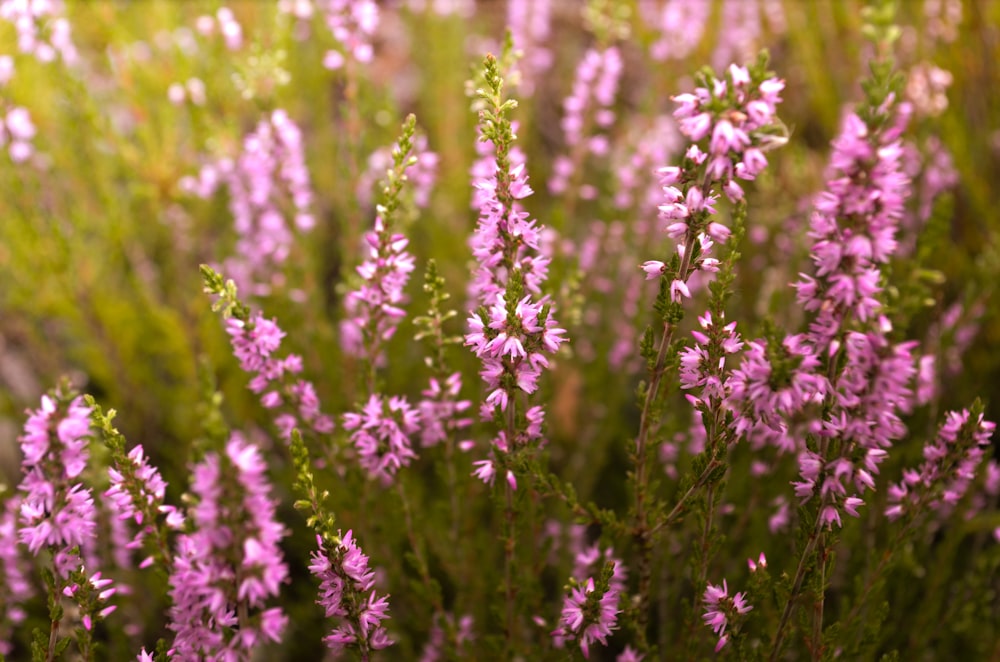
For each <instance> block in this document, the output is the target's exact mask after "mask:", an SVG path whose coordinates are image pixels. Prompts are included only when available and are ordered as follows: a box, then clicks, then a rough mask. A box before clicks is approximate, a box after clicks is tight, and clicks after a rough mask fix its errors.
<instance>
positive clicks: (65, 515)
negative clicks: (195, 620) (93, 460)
mask: <svg viewBox="0 0 1000 662" xmlns="http://www.w3.org/2000/svg"><path fill="white" fill-rule="evenodd" d="M90 436H91V428H90V408H89V407H87V406H86V404H85V403H84V401H83V398H82V397H81V396H77V395H75V394H72V393H70V392H69V391H68V389H66V388H63V387H61V388H59V389H58V390H56V391H55V392H53V393H52V394H50V395H45V396H42V401H41V406H40V407H39V408H38V409H36V410H34V411H31V412H29V416H28V420H27V422H26V423H25V425H24V433H23V434H22V435H21V436H20V437H19V438H18V441H19V442H20V444H21V450H22V451H23V453H24V459H23V461H22V463H21V471H22V473H23V474H24V478H23V479H22V481H21V484H20V486H19V490H20V491H21V492H22V493H23V494H22V495H21V498H20V502H19V506H20V507H19V510H20V512H19V517H18V523H17V537H18V540H19V541H20V542H21V543H22V544H24V545H25V546H27V548H28V550H29V551H30V552H31V554H32V555H34V556H38V555H39V553H41V552H42V551H43V550H44V551H46V552H47V553H48V554H49V556H50V558H51V566H50V567H47V568H46V569H45V570H44V572H43V574H44V578H45V584H46V586H47V588H48V603H49V616H50V620H51V629H50V632H49V636H48V640H47V642H46V641H45V639H44V636H43V635H41V633H38V636H37V637H36V643H35V648H36V652H37V653H39V654H40V655H41V657H44V658H45V659H46V660H53V659H55V656H56V655H57V653H58V651H61V650H63V649H64V648H65V646H66V645H67V644H68V642H67V641H66V640H61V636H60V624H61V623H62V621H63V619H64V618H65V617H66V613H65V611H64V608H63V604H62V603H63V598H69V599H70V600H71V601H72V602H73V603H74V604H75V605H76V606H77V607H78V611H77V613H78V614H79V617H80V622H81V625H82V626H83V627H82V628H79V629H77V630H76V641H77V646H78V648H79V650H80V654H81V655H82V656H83V658H84V659H87V660H91V659H93V655H94V651H93V647H92V639H91V632H92V630H93V626H94V623H96V622H98V621H100V620H103V618H104V617H105V616H107V615H108V614H110V613H111V612H112V611H114V610H115V606H114V605H110V606H108V605H107V601H108V599H109V598H110V597H111V596H113V595H114V594H115V591H116V589H115V588H114V587H112V586H111V583H112V582H111V580H109V579H102V577H101V573H100V572H94V570H95V568H92V567H89V568H88V567H86V565H93V562H94V561H93V558H94V554H93V550H94V547H95V539H96V535H97V510H96V507H95V505H94V499H93V496H92V494H91V490H90V488H88V487H85V486H84V484H83V482H82V481H83V477H82V474H83V473H84V471H85V469H86V468H87V464H88V460H89V458H90V452H89V450H88V445H89V442H90ZM85 563H86V565H85Z"/></svg>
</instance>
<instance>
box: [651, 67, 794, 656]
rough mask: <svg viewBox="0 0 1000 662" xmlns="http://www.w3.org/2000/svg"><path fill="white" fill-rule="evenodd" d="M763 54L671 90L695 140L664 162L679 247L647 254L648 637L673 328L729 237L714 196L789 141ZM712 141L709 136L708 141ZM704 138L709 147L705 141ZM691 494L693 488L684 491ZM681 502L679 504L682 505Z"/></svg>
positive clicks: (669, 219)
mask: <svg viewBox="0 0 1000 662" xmlns="http://www.w3.org/2000/svg"><path fill="white" fill-rule="evenodd" d="M766 65H767V60H766V56H765V55H762V56H761V58H760V60H759V61H758V62H757V63H756V64H755V65H754V66H752V67H750V68H747V67H740V66H737V65H731V66H730V67H729V69H728V70H727V71H726V73H725V74H724V75H723V76H715V75H714V74H711V73H704V74H702V75H701V76H700V78H699V83H700V85H699V86H698V87H697V88H696V89H695V91H694V92H693V93H687V94H681V95H678V96H676V97H674V102H675V103H676V104H677V106H678V107H677V109H676V110H675V111H674V117H676V118H677V120H678V123H679V128H680V131H681V133H682V134H683V135H684V136H685V137H687V138H688V139H689V140H690V141H691V145H690V147H689V148H688V149H687V151H686V153H685V155H684V158H683V160H682V161H681V164H680V165H679V166H668V167H664V168H661V169H660V175H661V184H662V186H663V193H664V197H665V198H666V200H665V204H663V205H661V206H660V219H661V220H662V221H664V223H665V224H666V233H667V235H668V236H669V237H671V238H673V239H675V240H676V241H677V246H676V252H675V253H674V254H673V255H672V256H671V257H670V258H668V259H667V260H648V261H646V262H645V263H643V264H642V265H641V269H642V270H643V271H644V272H645V273H646V275H647V278H649V279H656V278H659V279H660V295H659V297H658V298H657V302H656V311H657V313H658V314H659V317H660V322H661V324H662V327H661V331H660V334H659V338H658V339H654V334H653V332H652V330H649V331H647V334H646V338H645V339H644V340H643V355H644V357H645V358H646V360H647V362H648V365H649V375H648V380H647V382H646V384H645V385H644V387H643V391H642V400H643V404H642V412H641V415H640V421H639V432H638V434H637V436H636V440H635V446H634V448H633V449H632V452H633V459H634V462H635V467H636V468H635V472H634V477H633V486H634V501H633V506H632V509H633V513H632V514H633V522H634V525H633V530H632V535H633V539H634V541H635V545H636V547H637V549H638V556H639V562H638V564H637V565H638V567H637V570H638V574H639V596H638V602H637V604H636V606H635V611H634V613H635V615H636V617H637V619H638V623H639V631H640V633H642V634H641V635H640V636H642V637H644V631H645V622H646V618H647V612H648V608H647V604H648V600H649V579H650V562H651V554H652V534H653V531H654V530H655V528H657V527H655V526H654V524H653V523H651V522H650V521H649V513H650V505H649V504H648V503H647V502H648V500H649V495H648V491H649V490H648V481H649V475H648V466H647V465H648V463H649V460H650V458H649V455H650V444H649V438H650V435H651V434H652V432H653V430H654V428H655V426H656V421H657V419H658V412H657V406H656V405H657V403H658V402H659V399H660V390H661V388H660V387H661V384H662V381H663V377H664V374H665V372H666V368H667V365H668V357H669V356H670V348H671V345H672V343H673V337H674V332H675V331H676V329H677V325H678V323H679V322H680V320H681V319H682V318H683V315H684V311H683V307H682V305H681V302H682V300H683V299H685V298H690V297H691V290H690V287H689V285H688V281H689V279H690V278H691V276H692V275H693V274H694V273H695V272H697V271H705V272H716V271H718V269H719V260H718V259H717V258H715V257H712V248H713V246H714V245H715V243H724V242H726V241H727V240H728V239H729V236H730V234H731V230H730V228H728V227H726V226H725V225H723V224H722V223H720V222H719V221H717V220H716V218H717V214H718V212H717V210H716V206H715V205H716V203H717V201H718V200H719V198H720V196H722V195H724V196H725V197H726V198H728V199H729V200H730V201H731V202H734V203H736V202H739V201H741V200H742V199H743V197H744V192H743V188H742V184H741V183H740V182H741V181H749V180H753V179H755V178H756V177H757V175H759V174H760V173H761V171H763V169H764V168H765V167H766V166H767V158H766V156H765V155H764V153H765V151H767V150H768V149H770V148H773V147H775V146H778V145H781V144H783V142H784V137H783V131H784V128H783V125H782V124H781V122H780V120H779V119H778V118H777V115H776V106H777V104H778V103H779V102H780V101H781V97H780V93H781V91H782V89H783V88H784V82H783V81H781V80H780V79H778V78H775V77H774V76H773V75H772V74H770V73H769V72H768V71H767V69H766ZM706 143H707V144H706ZM703 146H704V149H703ZM692 494H693V489H692V490H689V491H688V492H687V493H686V494H685V496H684V497H683V498H684V499H687V498H688V497H689V496H691V495H692ZM681 505H682V504H680V503H679V504H678V505H677V507H675V509H674V511H675V512H679V510H678V509H679V508H680V507H681Z"/></svg>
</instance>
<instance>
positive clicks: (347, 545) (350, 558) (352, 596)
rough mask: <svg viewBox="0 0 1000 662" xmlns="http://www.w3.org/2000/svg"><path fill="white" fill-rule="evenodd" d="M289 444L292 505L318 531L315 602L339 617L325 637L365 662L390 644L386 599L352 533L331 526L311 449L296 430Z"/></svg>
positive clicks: (332, 645) (336, 648)
mask: <svg viewBox="0 0 1000 662" xmlns="http://www.w3.org/2000/svg"><path fill="white" fill-rule="evenodd" d="M291 448H292V460H293V462H294V465H295V474H296V476H295V488H296V489H297V490H298V492H299V494H300V495H302V498H300V499H299V500H298V501H296V502H295V507H296V508H297V509H298V510H300V511H303V512H305V513H306V514H307V515H306V517H307V522H308V524H309V526H310V527H311V528H312V529H313V530H314V531H315V532H316V544H317V550H316V551H314V552H313V554H312V563H311V564H310V565H309V570H310V572H312V574H313V575H314V576H315V577H316V578H317V579H318V580H319V581H320V596H319V599H318V600H317V601H316V603H317V604H319V605H320V606H322V607H323V609H324V611H325V613H326V616H327V617H333V618H337V619H339V622H340V623H339V625H338V626H337V627H336V628H335V629H334V630H333V631H332V632H331V633H330V634H329V635H328V636H327V637H326V638H325V639H324V641H325V642H326V644H327V646H329V647H330V648H331V649H333V650H334V651H342V650H344V649H345V648H353V649H356V650H357V651H358V652H359V654H360V655H361V659H362V660H364V661H365V662H367V660H369V659H370V656H371V654H372V652H373V651H377V650H380V649H383V648H386V647H388V646H390V645H392V643H393V642H392V640H390V639H389V636H388V633H387V632H386V630H385V628H384V627H383V626H382V624H381V623H382V621H383V620H385V619H386V618H388V617H389V598H388V596H379V595H378V594H377V593H376V591H375V590H374V589H373V587H374V584H375V573H374V572H373V571H371V570H369V568H368V557H367V556H366V555H365V554H364V553H363V552H362V551H361V548H360V547H358V543H357V541H356V540H355V539H354V536H353V533H352V532H351V531H348V532H347V534H346V535H342V534H341V532H340V531H339V530H338V529H336V528H335V525H336V519H335V518H334V516H333V513H331V512H330V511H328V510H327V509H326V506H325V505H324V502H325V501H326V498H327V496H328V493H327V492H326V491H325V490H320V489H319V488H318V487H316V483H315V479H314V478H313V473H312V462H311V461H310V459H309V451H308V450H307V449H306V446H305V444H304V443H303V442H302V438H301V437H300V436H299V434H298V433H297V432H296V433H294V434H293V435H292V446H291ZM369 591H370V593H369Z"/></svg>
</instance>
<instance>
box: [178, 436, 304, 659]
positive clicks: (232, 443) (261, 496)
mask: <svg viewBox="0 0 1000 662" xmlns="http://www.w3.org/2000/svg"><path fill="white" fill-rule="evenodd" d="M266 467H267V465H266V464H265V462H264V459H263V457H261V454H260V450H259V449H258V448H257V446H255V445H254V444H252V443H249V442H247V441H245V440H244V439H242V438H241V437H240V436H239V435H238V434H233V436H232V437H231V438H230V440H229V441H228V442H227V444H226V449H225V453H223V454H218V453H214V452H213V453H208V454H206V455H205V457H204V459H203V460H202V461H201V462H199V463H198V464H197V465H196V466H195V467H194V468H193V470H192V483H191V492H192V493H193V495H194V496H195V497H196V499H197V501H196V503H195V504H194V505H193V506H192V507H191V508H190V510H189V513H188V516H189V517H188V518H189V520H190V521H191V522H192V523H193V526H194V530H193V531H192V532H190V533H186V534H184V535H181V536H180V537H179V538H178V540H177V547H176V552H175V554H174V567H173V572H172V573H171V575H170V597H171V599H172V602H173V605H172V606H171V608H170V625H169V628H170V629H171V630H172V631H173V632H174V633H175V634H174V642H173V648H172V650H171V655H172V656H176V657H180V658H183V659H194V658H202V657H205V658H211V659H216V656H218V659H229V657H230V656H238V655H245V652H246V651H250V650H252V649H253V648H254V646H255V645H257V644H258V643H261V642H264V641H279V640H280V639H281V634H282V632H283V631H284V629H285V625H286V623H287V621H288V618H287V616H285V614H284V613H283V611H282V610H281V608H280V607H272V608H265V607H266V602H267V600H268V599H269V598H274V597H277V595H278V593H279V590H280V587H281V584H282V583H284V582H285V580H286V579H287V577H288V566H287V565H286V564H285V562H284V561H283V554H282V551H281V548H280V546H279V542H280V541H281V539H282V538H283V537H284V536H285V533H286V532H285V529H284V527H283V526H282V525H281V524H280V523H278V521H277V520H276V519H275V511H276V502H275V501H274V499H273V498H272V497H271V496H270V492H271V487H270V485H269V484H268V481H267V477H266V476H265V470H266ZM251 609H253V610H259V612H258V613H251V612H250V610H251Z"/></svg>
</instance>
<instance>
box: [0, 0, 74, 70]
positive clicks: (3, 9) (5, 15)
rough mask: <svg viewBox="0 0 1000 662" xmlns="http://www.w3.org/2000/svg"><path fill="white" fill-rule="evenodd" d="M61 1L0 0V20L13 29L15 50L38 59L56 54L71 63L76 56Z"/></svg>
mask: <svg viewBox="0 0 1000 662" xmlns="http://www.w3.org/2000/svg"><path fill="white" fill-rule="evenodd" d="M64 14H65V7H64V5H63V2H62V0H44V1H39V0H0V20H5V21H7V22H8V23H10V24H11V25H13V26H14V29H15V30H16V31H17V49H18V50H19V51H20V52H22V53H25V54H28V55H31V56H33V57H35V58H36V59H37V60H38V61H39V62H52V61H54V60H55V59H56V58H57V57H58V58H62V61H63V62H65V63H66V64H69V65H73V64H75V63H76V62H77V61H78V59H79V55H78V54H77V51H76V47H75V46H74V45H73V39H72V36H71V32H72V30H71V27H70V23H69V21H68V20H66V17H65V15H64Z"/></svg>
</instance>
